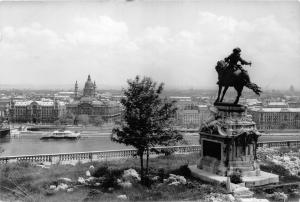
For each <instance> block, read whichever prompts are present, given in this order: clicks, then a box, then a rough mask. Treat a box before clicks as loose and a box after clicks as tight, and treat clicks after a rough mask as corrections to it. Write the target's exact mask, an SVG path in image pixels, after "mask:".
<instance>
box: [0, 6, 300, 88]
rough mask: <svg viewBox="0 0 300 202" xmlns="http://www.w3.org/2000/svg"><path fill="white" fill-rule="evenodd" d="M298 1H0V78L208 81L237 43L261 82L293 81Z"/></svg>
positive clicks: (298, 46) (186, 84) (31, 82)
mask: <svg viewBox="0 0 300 202" xmlns="http://www.w3.org/2000/svg"><path fill="white" fill-rule="evenodd" d="M299 4H300V2H299V1H230V0H226V1H225V0H224V1H216V0H215V1H208V0H207V1H204V0H203V1H183V0H182V1H180V0H177V1H175V0H174V1H171V0H169V1H166V0H164V1H158V0H154V1H149V0H148V1H147V0H140V1H122V0H115V1H113V0H111V1H84V2H82V1H65V2H58V1H31V2H30V1H25V2H22V1H13V2H5V1H2V2H1V1H0V69H1V74H0V88H1V85H2V86H4V85H18V86H24V87H25V86H35V87H39V86H43V87H45V86H49V87H51V86H52V87H53V86H59V85H61V86H63V85H73V84H74V83H75V81H76V80H77V81H78V84H79V88H82V86H83V85H84V82H85V81H86V79H87V76H88V75H89V74H90V75H91V78H92V80H95V81H96V84H97V86H98V89H103V88H115V89H118V88H121V87H126V86H127V85H126V81H127V79H132V78H134V77H135V76H136V75H140V76H150V77H151V78H153V80H155V81H157V82H164V83H165V87H166V88H179V89H189V88H194V89H205V88H210V89H211V88H216V81H217V73H216V71H215V65H216V63H217V61H218V60H221V59H224V58H225V57H226V56H228V55H229V54H230V53H231V52H232V49H233V48H235V47H240V48H241V49H242V53H241V54H242V57H243V58H244V59H245V60H248V61H251V62H252V66H251V67H249V66H245V67H244V68H245V69H246V70H248V72H249V74H250V77H251V80H252V81H253V82H255V83H257V84H258V85H259V86H261V87H262V88H263V89H288V88H289V87H290V86H291V85H293V86H294V88H295V89H296V90H299V89H300V79H299V76H300V68H299V64H300V20H299V19H300V5H299Z"/></svg>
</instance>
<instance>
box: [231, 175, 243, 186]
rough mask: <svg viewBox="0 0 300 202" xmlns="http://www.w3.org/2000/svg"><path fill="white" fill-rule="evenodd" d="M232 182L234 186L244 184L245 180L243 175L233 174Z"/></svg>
mask: <svg viewBox="0 0 300 202" xmlns="http://www.w3.org/2000/svg"><path fill="white" fill-rule="evenodd" d="M230 181H231V182H232V183H234V184H239V183H242V182H243V180H242V175H241V173H240V172H233V173H232V174H231V175H230Z"/></svg>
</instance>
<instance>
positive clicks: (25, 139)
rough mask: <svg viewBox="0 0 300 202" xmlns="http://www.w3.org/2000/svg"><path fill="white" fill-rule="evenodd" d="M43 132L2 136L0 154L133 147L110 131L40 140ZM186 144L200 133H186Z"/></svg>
mask: <svg viewBox="0 0 300 202" xmlns="http://www.w3.org/2000/svg"><path fill="white" fill-rule="evenodd" d="M42 135H43V134H41V133H39V134H23V135H20V136H17V137H5V138H0V149H1V150H2V153H1V154H0V156H14V155H31V154H48V153H51V154H52V153H70V152H85V151H104V150H119V149H131V148H132V147H129V146H125V145H123V144H118V143H115V142H112V141H111V140H110V134H109V133H97V134H96V133H90V134H89V133H83V134H82V136H81V138H80V139H78V140H40V138H41V136H42ZM184 137H185V139H186V140H187V141H186V144H198V142H199V135H197V134H187V135H184Z"/></svg>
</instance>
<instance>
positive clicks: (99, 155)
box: [0, 140, 300, 164]
mask: <svg viewBox="0 0 300 202" xmlns="http://www.w3.org/2000/svg"><path fill="white" fill-rule="evenodd" d="M257 144H258V146H259V147H263V146H266V147H296V146H300V141H298V140H289V141H280V142H278V141H268V142H258V143H257ZM154 148H155V149H156V150H164V151H167V150H170V152H175V153H176V154H184V153H196V152H200V148H201V146H200V145H184V146H170V147H154ZM135 154H136V150H135V149H124V150H108V151H90V152H73V153H57V154H37V155H21V156H4V157H0V164H6V163H9V162H35V163H43V162H49V163H51V164H56V163H62V164H63V163H68V162H70V161H73V162H79V161H80V162H91V161H101V160H110V159H116V158H129V157H132V156H134V155H135ZM149 154H150V156H154V155H157V154H156V153H155V152H154V151H150V153H149Z"/></svg>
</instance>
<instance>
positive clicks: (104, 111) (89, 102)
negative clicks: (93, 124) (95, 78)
mask: <svg viewBox="0 0 300 202" xmlns="http://www.w3.org/2000/svg"><path fill="white" fill-rule="evenodd" d="M74 95H75V98H74V101H73V102H71V103H69V104H67V112H69V113H72V114H73V115H75V117H78V116H79V115H88V116H89V118H90V119H94V118H96V117H101V118H102V119H103V120H104V121H107V122H112V121H119V120H121V111H122V108H121V104H120V103H119V102H117V101H111V100H108V99H101V98H97V97H96V83H95V82H92V80H91V77H90V75H89V76H88V79H87V81H86V82H85V85H84V89H83V93H82V96H80V95H79V92H78V83H77V81H76V83H75V91H74Z"/></svg>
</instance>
